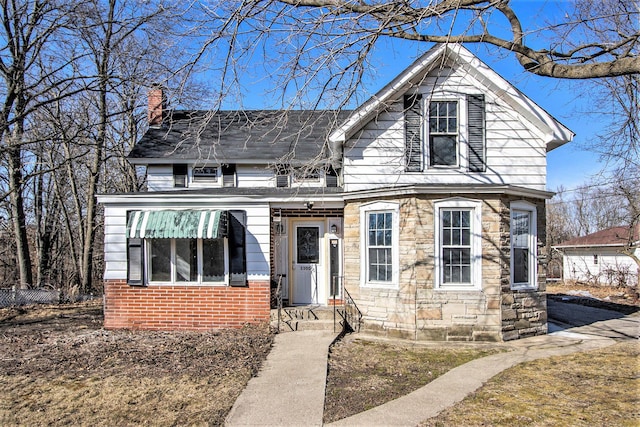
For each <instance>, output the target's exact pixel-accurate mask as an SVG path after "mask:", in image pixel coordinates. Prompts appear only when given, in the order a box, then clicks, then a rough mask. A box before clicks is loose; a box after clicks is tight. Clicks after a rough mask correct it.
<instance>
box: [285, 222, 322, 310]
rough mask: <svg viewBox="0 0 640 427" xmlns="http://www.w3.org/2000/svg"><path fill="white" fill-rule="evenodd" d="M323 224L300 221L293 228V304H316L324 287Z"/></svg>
mask: <svg viewBox="0 0 640 427" xmlns="http://www.w3.org/2000/svg"><path fill="white" fill-rule="evenodd" d="M323 235H324V225H323V223H321V222H310V221H300V222H296V223H294V226H293V254H292V255H293V263H292V270H293V287H292V291H293V299H292V302H293V304H316V303H318V292H322V293H324V292H323V291H322V290H321V289H320V287H321V286H322V284H323V283H324V282H323V277H324V270H323V261H322V237H323Z"/></svg>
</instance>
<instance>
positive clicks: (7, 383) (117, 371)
mask: <svg viewBox="0 0 640 427" xmlns="http://www.w3.org/2000/svg"><path fill="white" fill-rule="evenodd" d="M101 326H102V318H101V307H100V306H99V305H95V304H94V305H91V304H89V305H86V304H85V305H74V306H49V307H37V308H31V309H27V310H25V309H3V310H0V354H1V356H0V390H2V399H0V425H3V426H5V425H29V426H38V425H42V426H44V425H118V426H127V425H132V426H133V425H154V426H163V425H167V426H169V425H185V424H188V425H220V424H222V423H223V422H224V418H225V416H226V414H227V413H228V411H229V410H230V409H231V406H232V405H233V402H234V401H235V399H236V398H237V396H238V395H239V394H240V393H241V392H242V390H243V389H244V387H245V385H246V383H247V381H248V380H249V379H250V378H251V376H252V375H254V374H255V373H256V372H257V371H258V369H259V367H260V365H261V363H262V361H263V360H264V358H265V357H266V355H267V353H268V351H269V349H270V347H271V341H272V336H271V334H270V333H269V331H268V329H267V328H265V327H246V328H244V329H242V330H225V331H211V332H206V333H194V332H172V333H167V332H149V331H137V332H130V331H105V330H102V329H100V328H101Z"/></svg>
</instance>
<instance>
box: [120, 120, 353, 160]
mask: <svg viewBox="0 0 640 427" xmlns="http://www.w3.org/2000/svg"><path fill="white" fill-rule="evenodd" d="M349 114H350V111H342V112H338V111H334V110H324V111H315V110H313V111H312V110H289V111H284V110H281V111H277V110H246V111H218V112H208V111H187V110H182V111H171V112H169V114H168V119H167V120H165V125H164V126H162V127H150V128H149V130H148V131H147V132H146V133H145V134H144V135H143V137H142V138H141V139H140V141H138V143H137V144H136V145H135V146H134V147H133V149H132V150H131V152H130V153H129V156H128V159H129V161H130V162H131V163H133V164H148V163H180V162H184V163H187V162H193V161H196V162H203V163H204V162H207V161H212V162H215V163H260V164H273V163H276V162H283V163H289V164H291V165H294V166H296V165H298V164H300V165H302V164H308V162H309V161H312V160H318V159H327V158H329V156H330V153H329V152H328V151H329V150H328V147H327V144H326V141H327V134H328V132H329V131H330V130H331V129H334V128H335V127H336V123H338V122H339V121H342V120H344V119H346V117H347V116H348V115H349Z"/></svg>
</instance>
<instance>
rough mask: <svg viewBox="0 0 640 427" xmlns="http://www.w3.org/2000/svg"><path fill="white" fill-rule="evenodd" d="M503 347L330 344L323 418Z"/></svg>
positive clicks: (394, 394)
mask: <svg viewBox="0 0 640 427" xmlns="http://www.w3.org/2000/svg"><path fill="white" fill-rule="evenodd" d="M499 351H501V350H500V349H489V348H475V349H472V348H460V347H457V348H456V347H452V346H449V348H447V347H446V345H445V344H443V345H442V346H438V347H437V348H426V347H419V346H411V345H400V344H389V343H383V342H378V341H366V340H362V339H347V340H345V341H340V342H338V343H336V344H335V345H334V346H332V347H331V350H330V354H329V369H328V376H327V389H326V396H325V408H324V422H333V421H336V420H339V419H342V418H346V417H349V416H351V415H354V414H357V413H359V412H362V411H366V410H367V409H371V408H373V407H376V406H378V405H381V404H383V403H385V402H388V401H390V400H393V399H395V398H398V397H400V396H403V395H405V394H408V393H410V392H412V391H414V390H417V389H418V388H420V387H422V386H424V385H425V384H428V383H429V382H431V381H433V380H434V379H436V378H437V377H439V376H440V375H442V374H444V373H446V372H447V371H449V370H451V369H452V368H454V367H456V366H458V365H462V364H463V363H466V362H469V361H471V360H473V359H477V358H480V357H484V356H488V355H489V354H494V353H496V352H499Z"/></svg>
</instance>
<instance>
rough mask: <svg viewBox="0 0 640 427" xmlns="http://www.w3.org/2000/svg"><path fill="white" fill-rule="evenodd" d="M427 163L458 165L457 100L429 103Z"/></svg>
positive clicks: (432, 164)
mask: <svg viewBox="0 0 640 427" xmlns="http://www.w3.org/2000/svg"><path fill="white" fill-rule="evenodd" d="M429 165H430V166H457V165H458V102H457V101H431V102H430V103H429Z"/></svg>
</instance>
